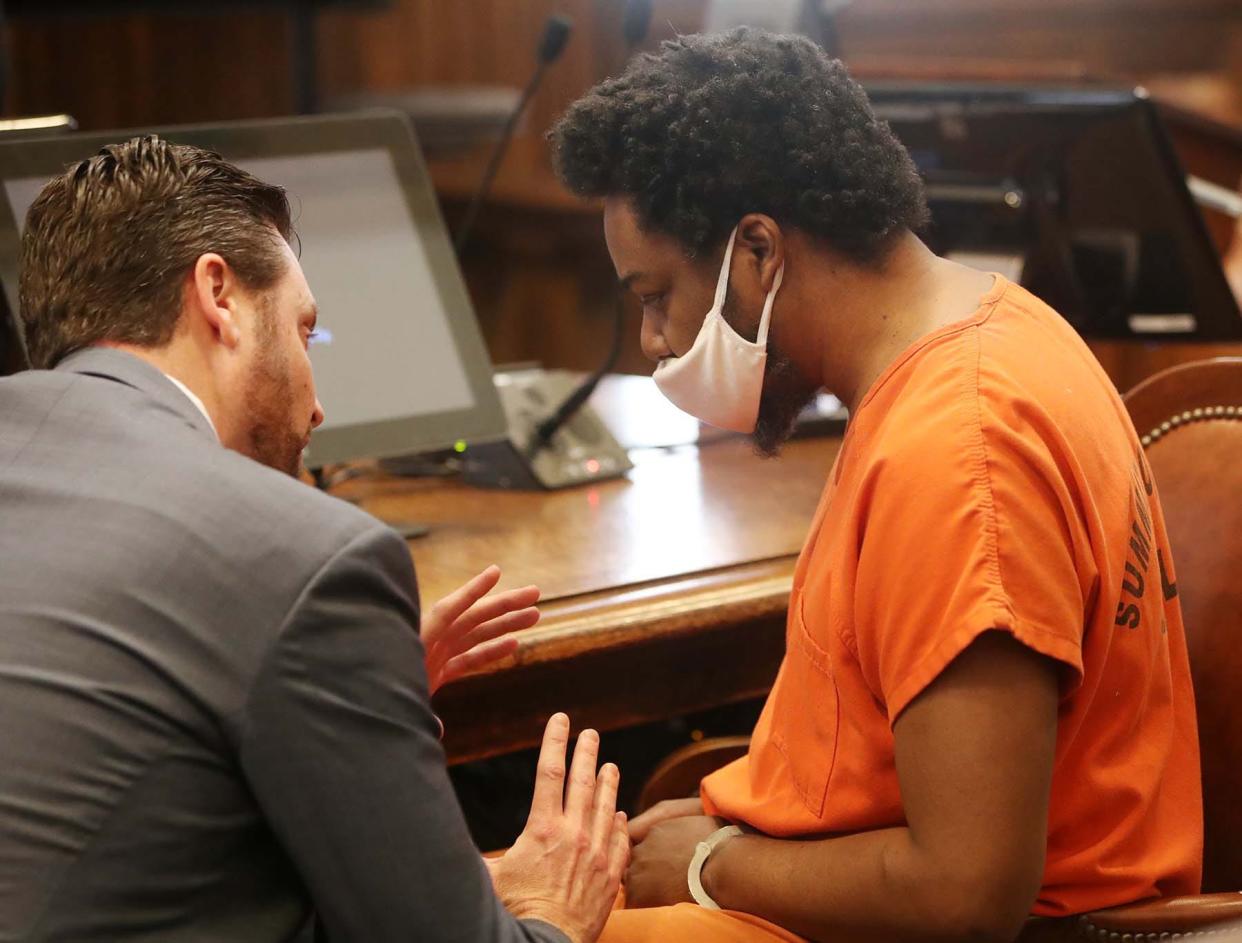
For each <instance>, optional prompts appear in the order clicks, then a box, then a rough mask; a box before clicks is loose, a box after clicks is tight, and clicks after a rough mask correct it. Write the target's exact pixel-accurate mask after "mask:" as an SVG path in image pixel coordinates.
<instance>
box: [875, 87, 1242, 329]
mask: <svg viewBox="0 0 1242 943" xmlns="http://www.w3.org/2000/svg"><path fill="white" fill-rule="evenodd" d="M867 91H868V94H869V95H870V96H871V99H872V102H873V103H874V105H875V109H876V112H877V113H878V114H879V115H880V116H881V117H883V118H885V119H886V120H887V121H888V122H889V124H890V125H891V126H892V128H893V130H894V132H895V133H896V134H897V137H898V138H899V139H900V140H901V141H902V143H903V144H905V145H906V147H907V149H908V150H909V151H910V154H911V156H912V157H913V158H914V162H915V164H917V165H918V167H919V170H920V171H921V172H922V174H923V177H924V180H925V182H926V184H927V192H928V199H929V203H930V204H931V209H932V225H931V228H930V230H929V232H928V233H927V238H928V241H929V243H930V244H931V246H932V248H933V249H935V250H936V251H937V252H939V253H940V254H943V255H950V256H953V255H957V256H959V257H961V258H962V260H963V261H970V262H973V263H977V264H979V265H981V266H982V267H986V268H991V269H998V270H1001V271H1002V272H1005V273H1006V274H1009V275H1012V276H1013V277H1015V278H1017V279H1019V280H1021V282H1022V284H1024V285H1025V286H1026V287H1027V288H1029V289H1031V290H1032V291H1033V292H1034V293H1035V294H1037V295H1039V296H1040V297H1042V298H1043V299H1044V300H1045V301H1047V302H1048V303H1049V304H1051V305H1052V306H1053V307H1054V308H1056V309H1057V310H1058V311H1059V312H1060V313H1061V314H1062V315H1064V316H1065V318H1066V319H1067V320H1069V321H1070V322H1071V323H1072V324H1074V326H1075V327H1076V328H1077V329H1078V330H1079V331H1080V332H1081V333H1082V334H1084V335H1087V336H1089V337H1101V338H1134V337H1142V338H1145V339H1157V340H1161V339H1169V340H1190V339H1193V340H1222V341H1223V340H1236V339H1238V338H1242V316H1240V315H1239V312H1238V306H1237V303H1236V302H1235V301H1234V298H1233V295H1232V293H1231V292H1230V290H1229V285H1228V282H1227V281H1226V279H1225V276H1224V273H1223V271H1222V269H1221V260H1220V256H1219V255H1218V253H1217V252H1216V249H1215V247H1214V246H1213V244H1212V241H1211V238H1210V236H1209V234H1208V231H1207V228H1206V226H1205V224H1204V221H1203V218H1202V215H1201V214H1200V212H1199V209H1198V207H1197V206H1196V205H1195V204H1194V202H1193V199H1192V197H1191V195H1190V192H1189V190H1188V188H1187V186H1186V180H1185V173H1184V171H1183V170H1182V168H1181V165H1180V163H1179V162H1178V160H1177V157H1176V155H1175V153H1174V151H1173V149H1172V146H1171V144H1170V142H1169V140H1168V138H1167V136H1166V134H1165V132H1164V129H1163V127H1162V125H1161V123H1160V120H1159V116H1158V114H1157V113H1156V110H1155V108H1154V107H1153V105H1152V103H1151V102H1150V101H1149V100H1147V98H1146V97H1145V96H1144V95H1142V94H1138V93H1136V92H1134V91H1133V90H1115V89H1087V90H1074V89H1040V88H1005V87H987V86H983V87H979V86H954V85H947V86H926V85H920V86H914V85H909V84H900V83H888V84H881V83H871V84H868V86H867Z"/></svg>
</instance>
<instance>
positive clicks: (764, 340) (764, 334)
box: [755, 262, 785, 348]
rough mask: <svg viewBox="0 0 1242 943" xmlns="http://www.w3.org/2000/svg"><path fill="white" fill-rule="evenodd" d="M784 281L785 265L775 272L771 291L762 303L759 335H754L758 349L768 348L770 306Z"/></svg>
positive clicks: (782, 264)
mask: <svg viewBox="0 0 1242 943" xmlns="http://www.w3.org/2000/svg"><path fill="white" fill-rule="evenodd" d="M784 280H785V263H784V262H782V263H781V267H780V268H778V269H777V270H776V278H775V279H773V280H772V290H771V291H769V292H768V297H767V299H766V300H765V301H764V302H763V314H762V315H760V317H759V333H758V334H756V335H755V343H756V344H758V345H759V346H760V347H764V348H766V347H767V346H768V323H769V322H770V321H771V320H772V305H773V304H774V303H775V302H776V293H777V292H778V291H780V288H781V282H783V281H784Z"/></svg>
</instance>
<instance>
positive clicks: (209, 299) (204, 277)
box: [188, 252, 241, 350]
mask: <svg viewBox="0 0 1242 943" xmlns="http://www.w3.org/2000/svg"><path fill="white" fill-rule="evenodd" d="M238 287H239V286H238V282H237V275H236V274H235V273H234V272H233V270H232V268H230V267H229V264H228V262H226V261H225V260H224V258H223V256H220V255H217V254H216V253H214V252H207V253H204V254H203V255H200V256H199V257H198V261H197V262H195V263H194V269H193V271H192V272H191V273H190V285H189V294H190V298H189V299H188V300H190V301H191V305H190V309H191V314H192V315H194V316H197V317H201V318H202V319H203V320H204V321H205V322H206V324H207V325H208V327H210V328H211V331H212V333H213V334H214V335H215V338H216V340H217V341H219V342H220V343H221V344H223V345H224V346H225V347H227V348H229V349H230V350H232V349H234V348H236V347H237V345H238V343H240V341H241V327H240V325H239V324H238V323H237V306H236V298H237V291H238Z"/></svg>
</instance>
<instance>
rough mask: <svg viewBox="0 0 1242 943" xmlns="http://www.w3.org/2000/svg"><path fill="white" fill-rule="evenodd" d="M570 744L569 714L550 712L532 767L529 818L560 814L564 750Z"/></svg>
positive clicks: (530, 820)
mask: <svg viewBox="0 0 1242 943" xmlns="http://www.w3.org/2000/svg"><path fill="white" fill-rule="evenodd" d="M568 748H569V717H568V716H566V715H565V714H553V715H552V717H551V718H550V719H549V720H548V725H547V726H546V727H545V728H544V730H543V744H542V745H541V746H540V747H539V761H538V763H537V764H536V767H535V795H534V797H533V798H532V799H531V803H530V818H529V819H528V820H527V821H528V822H536V821H540V820H543V821H549V820H551V819H553V818H555V817H556V816H558V815H560V814H561V812H562V809H563V806H562V801H563V796H564V793H565V753H566V751H567V750H568Z"/></svg>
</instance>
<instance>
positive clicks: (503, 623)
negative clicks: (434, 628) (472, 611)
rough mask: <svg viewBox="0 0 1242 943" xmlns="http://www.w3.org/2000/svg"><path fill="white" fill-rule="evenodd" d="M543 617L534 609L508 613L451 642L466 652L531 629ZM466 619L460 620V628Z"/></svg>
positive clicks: (459, 649) (454, 646)
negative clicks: (484, 643)
mask: <svg viewBox="0 0 1242 943" xmlns="http://www.w3.org/2000/svg"><path fill="white" fill-rule="evenodd" d="M541 616H542V613H541V612H540V611H539V610H538V609H534V608H528V609H519V610H518V611H517V612H507V613H505V614H504V615H503V616H499V617H497V618H495V619H492V620H491V621H490V622H484V623H483V624H482V625H480V626H478V627H477V628H474V629H472V630H471V631H469V632H467V633H466V634H465V635H462V636H459V637H458V638H457V639H451V640H449V641H450V644H451V645H452V647H453V648H455V649H457V650H458V651H466V650H467V649H471V648H474V647H475V646H476V645H480V644H482V643H483V642H486V641H487V640H488V639H493V638H496V636H498V635H508V634H509V633H510V632H520V631H521V630H523V629H529V628H530V627H531V626H533V625H535V624H537V623H538V622H539V619H540V618H541ZM465 618H468V616H467V617H463V619H461V620H459V622H458V625H459V626H460V625H461V624H462V623H463V622H464V621H465Z"/></svg>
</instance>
